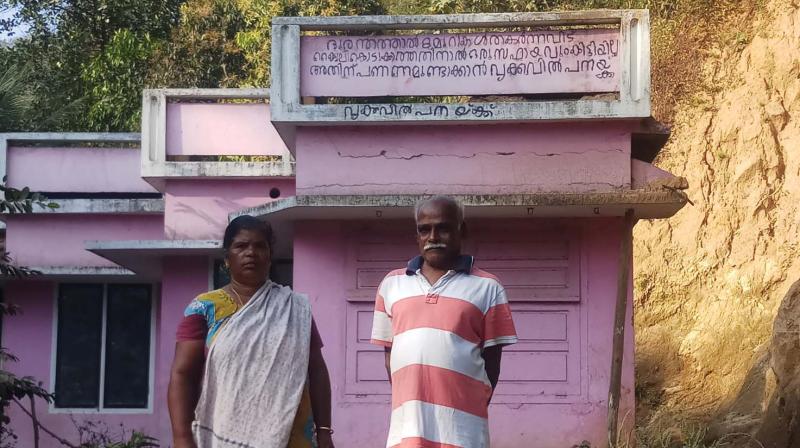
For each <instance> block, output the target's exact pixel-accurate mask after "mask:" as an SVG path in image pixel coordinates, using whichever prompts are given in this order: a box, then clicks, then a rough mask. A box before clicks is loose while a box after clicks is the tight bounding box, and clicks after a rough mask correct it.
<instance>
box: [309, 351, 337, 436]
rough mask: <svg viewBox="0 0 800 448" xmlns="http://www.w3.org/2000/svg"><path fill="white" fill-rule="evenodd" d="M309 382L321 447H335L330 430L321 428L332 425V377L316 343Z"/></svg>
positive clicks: (310, 364)
mask: <svg viewBox="0 0 800 448" xmlns="http://www.w3.org/2000/svg"><path fill="white" fill-rule="evenodd" d="M308 382H309V392H310V393H311V410H312V412H313V413H314V424H315V425H316V426H317V428H318V429H317V443H318V444H319V448H333V441H332V439H331V433H330V431H329V430H327V429H319V428H330V427H331V379H330V376H329V375H328V366H327V365H325V359H324V358H323V357H322V347H321V346H317V345H315V344H312V346H311V353H310V355H309V358H308Z"/></svg>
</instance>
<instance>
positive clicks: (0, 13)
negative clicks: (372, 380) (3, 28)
mask: <svg viewBox="0 0 800 448" xmlns="http://www.w3.org/2000/svg"><path fill="white" fill-rule="evenodd" d="M14 12H15V11H14V10H13V9H11V8H8V7H6V8H5V9H2V8H0V19H8V18H11V17H12V16H14ZM26 31H27V30H26V29H25V27H19V28H18V29H17V30H16V31H15V33H14V36H13V37H11V38H9V37H8V35H6V34H5V33H0V41H2V42H8V41H9V40H11V39H14V38H16V37H19V36H21V35H24V34H25V32H26Z"/></svg>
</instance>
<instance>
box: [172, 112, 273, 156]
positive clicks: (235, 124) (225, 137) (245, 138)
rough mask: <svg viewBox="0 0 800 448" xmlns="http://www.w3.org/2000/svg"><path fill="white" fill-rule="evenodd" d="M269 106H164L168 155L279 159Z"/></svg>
mask: <svg viewBox="0 0 800 448" xmlns="http://www.w3.org/2000/svg"><path fill="white" fill-rule="evenodd" d="M270 116H271V115H270V111H269V105H268V104H265V103H246V104H198V103H170V104H167V155H169V156H174V155H204V156H215V155H253V156H264V155H282V154H284V153H286V151H287V149H286V145H284V143H283V140H281V138H280V136H279V135H278V132H277V131H276V130H275V128H274V127H272V124H271V123H270Z"/></svg>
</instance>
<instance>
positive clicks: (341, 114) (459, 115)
mask: <svg viewBox="0 0 800 448" xmlns="http://www.w3.org/2000/svg"><path fill="white" fill-rule="evenodd" d="M471 111H474V112H471ZM647 117H650V101H649V98H647V99H645V100H642V101H636V102H623V101H619V100H613V101H608V100H563V101H531V102H507V103H506V102H497V103H470V104H458V103H456V104H449V103H402V104H401V103H398V104H315V105H301V106H295V107H292V108H281V107H279V106H278V105H277V104H274V103H273V115H272V121H273V122H275V123H276V124H283V123H286V124H294V125H305V126H315V125H317V126H318V125H336V124H346V125H360V124H365V123H370V124H373V123H377V124H391V123H401V124H426V123H428V124H430V123H448V124H466V123H487V124H489V123H501V122H502V123H508V122H524V121H573V120H611V119H632V120H639V119H641V118H647ZM279 129H280V128H279ZM288 144H289V142H287V146H288Z"/></svg>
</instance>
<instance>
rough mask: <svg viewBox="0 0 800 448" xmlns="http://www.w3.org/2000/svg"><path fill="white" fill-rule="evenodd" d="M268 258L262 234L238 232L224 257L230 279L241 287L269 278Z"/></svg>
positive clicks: (266, 244) (247, 231)
mask: <svg viewBox="0 0 800 448" xmlns="http://www.w3.org/2000/svg"><path fill="white" fill-rule="evenodd" d="M270 256H271V254H270V253H269V244H268V243H267V240H266V238H265V237H264V232H259V231H257V230H247V229H245V230H241V231H239V233H237V234H236V236H235V237H234V238H233V242H232V243H231V247H230V249H228V255H227V257H226V260H227V261H228V268H229V269H230V271H231V278H233V280H235V281H236V282H237V283H241V284H243V285H253V286H255V285H258V284H261V283H262V282H263V281H264V280H266V279H267V277H268V276H269V268H270Z"/></svg>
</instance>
